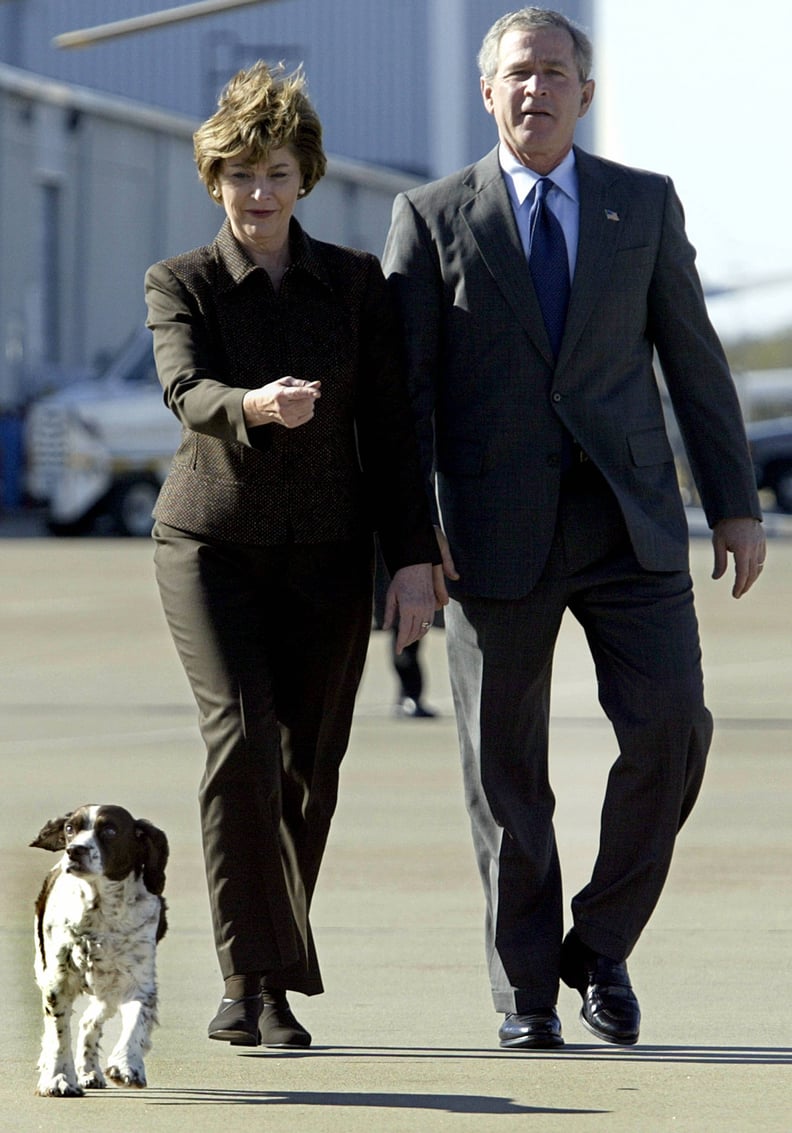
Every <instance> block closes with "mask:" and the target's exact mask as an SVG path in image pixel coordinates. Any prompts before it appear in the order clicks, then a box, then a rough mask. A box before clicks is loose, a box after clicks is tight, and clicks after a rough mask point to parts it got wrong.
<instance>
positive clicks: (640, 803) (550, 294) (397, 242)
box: [384, 8, 765, 1047]
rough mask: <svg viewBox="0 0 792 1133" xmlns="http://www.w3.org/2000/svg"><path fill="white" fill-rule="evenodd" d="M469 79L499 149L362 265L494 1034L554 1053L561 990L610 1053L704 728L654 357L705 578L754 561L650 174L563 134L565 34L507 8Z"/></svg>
mask: <svg viewBox="0 0 792 1133" xmlns="http://www.w3.org/2000/svg"><path fill="white" fill-rule="evenodd" d="M479 63H480V69H481V75H482V78H481V90H482V95H483V98H484V104H485V106H486V108H487V110H488V111H489V112H490V113H491V114H492V115H493V117H494V118H495V121H496V123H497V126H498V133H499V138H500V144H499V146H498V147H497V148H496V149H495V150H494V151H493V152H491V153H490V154H489V155H488V156H486V157H485V158H483V160H481V161H479V162H477V163H476V164H475V165H472V166H470V167H469V168H467V169H465V170H462V171H461V172H459V173H456V174H454V175H452V176H450V177H447V178H445V179H443V180H441V181H439V182H435V183H434V184H430V185H427V186H423V187H421V188H419V189H416V190H414V191H411V192H409V193H407V194H404V195H401V196H399V197H398V198H397V200H396V202H395V204H394V211H393V223H392V227H391V231H390V234H389V237H388V243H387V247H386V250H385V257H384V266H385V269H386V274H387V275H388V276H389V278H390V281H391V285H392V287H393V290H394V293H395V294H396V296H397V299H398V302H399V305H400V308H401V312H402V317H403V322H404V327H405V332H406V342H407V350H408V355H409V359H408V360H409V373H410V384H411V392H412V400H413V406H414V411H415V414H416V419H417V427H418V431H419V439H420V443H421V448H422V456H423V463H424V471H425V475H426V479H427V488H428V490H429V491H430V495H431V499H432V504H433V506H434V508H435V519H436V523H437V527H438V538H439V540H440V544H441V550H442V552H443V569H444V571H445V575H446V578H447V579H448V589H449V593H450V595H451V597H452V601H451V603H450V606H449V607H448V608H447V612H446V626H447V643H448V652H449V665H450V670H451V680H452V687H453V693H454V701H455V706H456V713H457V722H458V728H459V736H460V746H461V750H462V762H463V770H464V777H465V788H466V801H467V806H468V810H469V813H470V818H471V825H472V830H473V840H474V846H475V850H476V854H477V859H478V864H479V869H480V872H481V877H482V881H483V884H484V890H485V894H486V902H487V918H486V948H487V956H488V962H489V968H490V977H491V983H492V991H493V999H494V1004H495V1008H496V1010H498V1011H500V1012H503V1013H504V1015H505V1018H504V1021H503V1023H502V1025H501V1027H500V1030H499V1038H500V1042H501V1045H502V1046H505V1047H555V1046H560V1045H561V1044H562V1042H563V1039H562V1035H561V1025H560V1022H559V1018H558V1014H557V1011H556V1000H557V993H558V986H559V978H560V979H563V980H564V982H565V983H566V984H568V985H569V986H570V987H573V988H576V989H577V990H578V991H579V992H580V994H581V997H582V1000H583V1005H582V1011H581V1018H582V1021H583V1023H584V1024H585V1025H586V1026H587V1027H588V1028H589V1030H590V1031H592V1032H593V1033H594V1034H595V1035H597V1036H598V1037H599V1038H601V1039H604V1040H605V1041H606V1042H612V1043H617V1044H630V1043H634V1042H636V1041H637V1039H638V1033H639V1025H640V1011H639V1007H638V1002H637V999H636V997H635V994H634V992H633V990H632V988H631V986H630V980H629V976H628V973H627V968H626V964H625V961H626V959H627V957H628V956H629V954H630V952H631V950H632V948H633V946H634V945H635V943H636V941H637V939H638V937H639V935H640V933H641V931H642V929H643V928H644V926H645V925H646V923H647V921H648V920H649V917H650V916H651V913H652V911H653V909H654V907H655V904H656V902H657V900H658V898H659V896H660V893H661V890H662V888H663V884H664V882H665V878H666V876H667V872H668V868H669V865H670V861H671V856H672V852H673V847H674V841H675V837H676V834H677V831H678V830H679V828H680V826H681V825H682V823H683V822H684V821H685V819H686V817H687V815H688V814H689V812H690V810H691V808H692V806H693V804H694V802H695V799H696V796H697V794H698V791H699V787H700V784H701V780H702V776H703V773H704V764H705V759H706V755H707V750H708V748H709V744H710V739H711V733H712V720H711V717H710V714H709V712H708V711H707V709H706V707H705V704H704V699H703V681H702V673H701V656H700V648H699V639H698V628H697V622H696V615H695V611H694V606H693V595H692V587H691V580H690V575H689V569H688V531H687V525H686V520H685V514H684V508H683V504H682V500H681V497H680V493H679V488H678V483H677V478H676V470H675V463H674V457H673V454H672V450H671V446H670V443H669V440H668V436H667V433H666V427H665V422H664V415H663V408H662V402H661V395H660V392H659V390H658V384H657V381H656V379H655V375H654V372H653V359H654V355H655V353H656V354H657V357H658V358H659V360H660V363H661V365H662V369H663V375H664V378H665V382H666V385H667V388H668V392H669V394H670V397H671V401H672V403H673V407H674V410H675V413H676V416H677V419H678V423H679V427H680V429H681V433H682V436H683V438H684V442H685V446H686V449H687V453H688V456H689V459H690V464H691V467H692V470H693V474H694V476H695V480H696V484H697V487H698V490H699V492H700V495H701V499H702V502H703V506H704V509H705V512H706V515H707V518H708V521H709V524H710V526H711V528H712V530H713V544H714V552H715V567H714V572H713V577H715V578H719V577H721V576H722V575H723V574H724V572H725V571H726V568H727V565H728V556H729V554H733V556H734V564H735V580H734V586H733V591H732V593H733V595H734V597H735V598H739V597H740V596H741V595H743V594H745V593H746V591H747V590H748V589H749V588H750V586H751V585H752V584H753V582H754V581H755V580H756V578H757V577H758V574H759V572H760V570H761V567H762V563H763V560H764V556H765V542H764V536H763V534H762V526H761V513H760V510H759V504H758V500H757V495H756V490H755V484H754V477H753V471H752V466H751V461H750V457H749V453H748V447H747V444H746V440H745V434H744V429H743V424H742V419H741V415H740V409H739V404H738V401H737V397H736V395H735V390H734V385H733V382H732V380H731V376H730V374H729V370H728V366H727V363H726V359H725V357H724V354H723V351H722V349H721V346H720V344H719V342H718V340H717V337H716V335H715V333H714V331H713V329H712V327H711V325H710V323H709V320H708V317H707V314H706V310H705V305H704V299H703V295H702V291H701V286H700V283H699V279H698V276H697V274H696V269H695V266H694V259H695V253H694V250H693V248H692V247H691V245H690V244H689V242H688V240H687V237H686V235H685V231H684V220H683V213H682V207H681V205H680V203H679V200H678V198H677V195H676V193H675V191H674V187H673V185H672V183H671V182H670V180H669V179H668V178H667V177H663V176H659V175H656V174H652V173H647V172H644V171H640V170H636V169H629V168H626V167H624V166H619V165H616V164H614V163H613V162H610V161H605V160H601V159H598V158H595V157H592V156H590V155H589V154H587V153H585V152H583V151H582V150H580V149H579V148H577V147H575V146H574V145H573V137H574V131H575V124H576V122H577V119H578V118H579V117H581V116H582V115H584V114H585V113H586V111H587V110H588V108H589V106H590V104H591V100H592V97H593V94H594V83H593V81H592V80H591V78H590V77H589V75H590V66H591V45H590V43H589V41H588V39H587V38H586V36H585V35H584V34H583V33H582V32H581V31H580V29H578V28H577V27H576V26H575V25H573V24H571V23H570V22H569V21H568V20H567V19H566V18H565V17H563V16H561V15H559V14H558V13H555V12H548V11H544V10H541V9H537V8H526V9H522V10H521V11H519V12H515V13H510V14H509V15H508V16H504V17H503V18H502V19H501V20H499V21H497V22H496V23H495V24H494V25H493V27H492V28H491V29H490V32H489V33H488V34H487V36H486V37H485V39H484V42H483V45H482V49H481V52H480V55H479ZM559 234H560V240H559ZM559 264H560V265H561V266H560V267H559ZM435 487H436V496H435ZM565 610H570V611H571V612H572V614H573V615H574V616H575V617H576V618H577V619H578V621H579V622H580V623H581V625H582V626H583V628H584V630H585V633H586V637H587V640H588V644H589V647H590V650H591V653H592V656H593V659H594V662H595V665H596V673H597V683H598V692H599V699H600V702H601V704H602V706H603V709H604V711H605V712H606V714H607V716H608V718H609V719H610V721H611V723H612V725H613V728H614V731H615V733H616V737H617V740H618V744H619V756H618V758H617V759H616V761H615V763H614V765H613V767H612V769H611V772H610V777H609V780H608V786H607V791H606V796H605V801H604V806H603V810H602V822H601V840H600V847H599V853H598V856H597V859H596V862H595V864H594V868H593V872H592V875H591V879H590V881H589V882H588V884H587V885H586V886H585V887H584V888H583V889H582V890H581V892H579V893H578V894H577V895H576V896H575V897H574V898H573V900H572V919H573V924H572V928H571V929H570V931H569V932H568V933H567V935H566V937H563V907H562V896H561V871H560V866H559V861H558V854H557V850H556V843H555V837H554V833H553V825H552V815H553V807H554V797H553V793H552V790H551V787H550V783H549V778H548V766H547V738H548V737H547V733H548V715H549V702H550V677H551V668H552V657H553V649H554V645H555V641H556V636H557V633H558V629H559V625H560V622H561V618H562V615H563V613H564V611H565Z"/></svg>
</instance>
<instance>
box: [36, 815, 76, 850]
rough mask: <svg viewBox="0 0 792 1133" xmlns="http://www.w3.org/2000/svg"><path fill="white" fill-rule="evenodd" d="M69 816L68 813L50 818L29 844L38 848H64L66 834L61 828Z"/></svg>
mask: <svg viewBox="0 0 792 1133" xmlns="http://www.w3.org/2000/svg"><path fill="white" fill-rule="evenodd" d="M70 818H71V815H70V814H64V815H63V816H62V817H61V818H51V819H50V820H49V822H47V823H46V824H45V825H44V826H42V828H41V830H39V832H38V835H37V836H36V838H35V839H34V840H33V841H32V842H31V843H30V845H31V846H34V847H35V848H36V849H38V850H65V849H66V834H65V832H64V829H63V828H64V826H65V825H66V823H67V822H68V821H69V819H70Z"/></svg>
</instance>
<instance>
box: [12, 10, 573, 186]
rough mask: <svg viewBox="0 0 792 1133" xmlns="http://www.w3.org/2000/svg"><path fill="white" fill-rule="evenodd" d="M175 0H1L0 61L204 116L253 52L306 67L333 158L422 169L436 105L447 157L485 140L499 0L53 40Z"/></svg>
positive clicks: (471, 151) (255, 16) (470, 151)
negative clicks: (445, 71) (456, 131)
mask: <svg viewBox="0 0 792 1133" xmlns="http://www.w3.org/2000/svg"><path fill="white" fill-rule="evenodd" d="M173 6H176V5H175V4H174V3H173V0H4V2H3V3H0V21H2V22H0V33H1V34H0V61H2V62H5V63H9V64H11V65H12V66H16V67H24V68H26V69H28V70H30V71H34V72H37V73H39V74H42V75H47V76H50V77H53V78H58V79H61V80H63V81H65V82H73V83H79V84H80V85H82V86H87V87H91V88H95V89H97V90H102V91H105V92H107V93H110V94H117V95H123V96H126V97H129V98H134V99H137V100H140V101H142V102H146V103H149V104H151V105H155V106H159V107H162V108H164V109H168V110H172V111H176V112H178V113H182V114H189V115H192V116H195V117H200V118H203V117H205V116H206V115H207V114H208V113H211V111H212V109H213V107H214V104H215V100H216V96H217V92H218V90H219V88H220V87H221V86H222V84H223V82H224V81H225V80H226V79H227V78H228V77H229V76H230V75H231V74H233V73H234V71H236V70H238V69H239V68H240V67H242V66H246V65H248V64H249V63H251V62H252V61H253V60H254V59H256V58H261V57H263V58H265V59H267V60H268V61H273V62H274V61H277V60H279V59H283V60H284V61H285V62H286V63H287V65H291V66H293V65H295V64H296V63H299V62H303V63H304V64H305V69H306V73H307V75H308V80H309V86H310V92H311V95H312V98H313V100H314V102H315V103H316V106H317V109H318V110H319V113H320V115H321V117H322V122H323V124H324V128H325V134H326V146H327V149H328V150H329V151H330V152H332V153H337V154H342V155H343V156H345V157H350V158H354V159H356V160H358V161H368V162H375V163H377V164H380V165H386V166H392V167H394V168H398V169H405V170H410V171H413V172H415V173H417V174H419V175H432V174H433V173H434V172H436V171H437V170H436V167H435V164H434V157H435V151H436V150H437V148H438V138H439V137H442V131H443V128H444V115H446V114H448V115H451V114H453V115H459V114H461V116H462V121H463V122H464V123H465V125H466V129H465V138H464V139H463V141H464V147H463V148H464V152H460V154H459V161H458V162H457V164H459V165H463V164H466V163H467V162H469V161H474V160H476V158H477V157H479V156H480V155H481V154H482V153H484V152H486V150H487V149H489V148H490V146H491V145H492V144H494V140H495V131H494V128H493V124H492V122H491V120H490V119H489V117H488V115H487V114H486V113H485V112H484V111H483V109H482V106H481V99H480V95H479V91H478V76H477V72H476V65H475V56H476V52H477V50H478V47H479V44H480V42H481V38H482V36H483V34H484V32H485V31H486V30H487V28H488V27H489V26H490V24H491V23H492V22H493V21H494V20H495V19H496V18H497V17H498V16H500V15H501V14H502V13H503V12H504V11H506V10H508V9H509V4H508V0H506V3H504V0H273V2H270V3H262V4H261V5H260V6H259V5H253V6H252V7H248V8H243V9H239V10H237V11H228V12H226V13H224V14H223V15H221V16H211V17H202V18H200V19H196V20H192V21H189V22H185V23H182V24H178V25H175V26H171V27H167V28H160V29H157V30H153V31H149V32H143V33H138V34H135V35H130V36H127V37H125V38H123V39H117V40H110V41H107V42H104V43H101V44H97V45H96V46H94V47H90V48H84V49H79V50H62V49H57V48H55V47H53V46H52V39H53V37H54V36H55V35H57V34H59V33H61V32H64V31H70V30H74V29H76V28H84V27H91V26H95V25H97V24H102V23H108V22H111V21H114V20H120V19H126V18H129V17H131V16H137V15H140V14H142V13H147V12H153V11H157V10H160V9H162V8H166V7H173ZM515 7H516V5H515ZM563 8H564V11H566V12H567V13H568V14H569V15H570V16H572V17H573V18H576V19H580V21H581V22H582V23H584V24H590V23H591V20H590V18H586V17H587V16H590V12H591V8H592V2H591V0H569V2H567V3H564V5H563ZM438 13H439V14H440V18H439V19H438ZM443 19H445V20H446V21H451V20H456V21H458V22H459V23H458V24H457V25H455V27H454V29H453V31H454V33H455V34H454V35H453V36H451V35H449V36H448V37H446V36H444V34H443V32H444V29H443V23H442V20H443ZM460 25H461V26H460ZM449 30H451V29H449ZM451 38H453V39H454V41H455V42H459V43H460V44H461V49H462V56H463V57H462V58H461V59H460V61H459V64H458V66H457V68H456V73H457V74H458V76H459V77H458V78H457V79H456V82H455V83H454V89H448V90H447V91H445V92H443V91H440V92H436V91H435V93H434V97H433V98H432V100H431V101H430V97H431V96H432V93H433V91H434V88H433V84H432V77H433V68H434V67H435V64H434V63H433V59H434V57H435V53H436V52H437V51H438V50H440V49H443V48H444V47H445V44H446V41H447V40H449V39H451ZM444 102H445V105H444ZM460 103H461V104H462V105H461V107H460ZM584 134H585V127H584ZM443 171H444V170H443Z"/></svg>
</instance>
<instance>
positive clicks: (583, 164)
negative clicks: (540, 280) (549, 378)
mask: <svg viewBox="0 0 792 1133" xmlns="http://www.w3.org/2000/svg"><path fill="white" fill-rule="evenodd" d="M575 162H576V168H577V175H578V190H579V197H580V229H579V236H578V249H577V259H576V261H575V278H574V279H573V281H572V292H571V294H570V297H569V310H568V312H567V321H566V326H565V327H564V338H563V342H562V343H561V352H560V354H559V357H558V365H559V367H561V366H563V365H564V363H565V362H566V360H567V359H568V358H569V357H570V355H571V354H572V352H573V350H574V349H575V346H576V345H577V342H578V340H579V338H580V335H581V334H582V332H583V329H584V327H585V325H586V323H587V322H588V320H589V318H590V317H591V312H592V309H593V307H594V304H595V303H596V301H597V299H598V298H599V296H600V293H601V289H602V282H603V280H604V279H607V278H608V275H609V273H610V268H611V263H612V261H613V256H614V254H615V251H616V247H617V245H618V240H619V232H620V224H621V223H622V222H623V221H624V220H625V218H626V216H627V208H628V204H627V200H626V198H625V197H624V195H623V194H622V192H621V189H620V186H619V184H618V180H617V178H616V177H615V176H614V174H613V173H612V171H611V170H610V169H609V167H608V166H606V165H605V164H603V163H602V162H600V161H599V160H598V159H597V158H596V157H592V156H591V155H590V154H588V153H585V151H583V150H580V149H578V148H577V147H575Z"/></svg>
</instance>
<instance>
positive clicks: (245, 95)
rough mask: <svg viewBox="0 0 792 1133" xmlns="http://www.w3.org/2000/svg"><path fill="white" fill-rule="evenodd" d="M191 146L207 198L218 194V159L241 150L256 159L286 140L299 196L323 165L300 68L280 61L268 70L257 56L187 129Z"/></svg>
mask: <svg viewBox="0 0 792 1133" xmlns="http://www.w3.org/2000/svg"><path fill="white" fill-rule="evenodd" d="M193 146H194V154H195V164H196V165H197V167H198V176H199V177H200V178H201V180H202V181H203V183H204V185H205V186H206V188H207V190H208V192H209V195H210V197H211V198H212V199H213V200H217V199H218V198H219V188H218V184H217V180H218V174H219V172H220V167H221V165H222V164H223V162H224V161H226V160H227V159H229V158H232V157H237V156H238V155H239V154H241V153H247V154H249V157H250V160H251V162H254V163H257V162H259V161H263V160H265V159H266V158H267V157H268V155H269V154H270V152H271V151H272V150H274V149H280V148H281V147H282V146H289V147H290V148H291V149H292V150H293V152H294V154H295V156H296V158H297V160H298V162H299V165H300V172H301V174H302V195H303V196H305V194H306V193H310V191H311V189H313V187H314V185H315V184H316V183H317V181H319V180H320V179H321V178H322V177H323V176H324V172H325V169H326V167H327V158H326V157H325V152H324V150H323V149H322V124H321V122H320V121H319V116H318V115H317V113H316V111H315V110H314V108H313V106H312V105H311V103H310V101H309V99H308V96H307V95H306V93H305V76H304V74H303V72H302V69H301V68H298V69H297V70H296V71H294V72H292V73H291V74H289V75H287V74H285V69H284V67H283V65H282V64H281V65H279V66H278V67H276V68H274V69H272V70H271V69H270V68H269V67H268V66H267V64H266V63H264V62H262V60H259V61H258V62H257V63H254V64H253V66H252V67H248V68H247V70H244V71H239V72H238V73H237V74H236V75H234V77H233V79H231V80H230V81H229V82H228V83H227V84H226V86H225V87H224V88H223V90H222V92H221V94H220V98H219V99H218V103H217V110H216V111H215V113H214V114H213V115H212V117H211V118H208V119H207V120H206V122H204V124H203V125H202V126H199V127H198V129H197V130H196V131H195V133H194V134H193Z"/></svg>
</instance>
